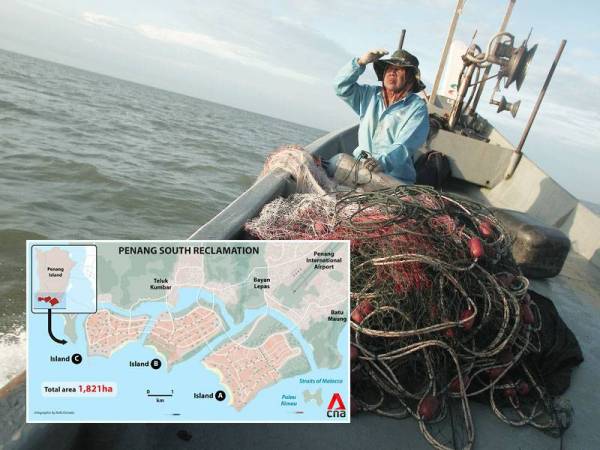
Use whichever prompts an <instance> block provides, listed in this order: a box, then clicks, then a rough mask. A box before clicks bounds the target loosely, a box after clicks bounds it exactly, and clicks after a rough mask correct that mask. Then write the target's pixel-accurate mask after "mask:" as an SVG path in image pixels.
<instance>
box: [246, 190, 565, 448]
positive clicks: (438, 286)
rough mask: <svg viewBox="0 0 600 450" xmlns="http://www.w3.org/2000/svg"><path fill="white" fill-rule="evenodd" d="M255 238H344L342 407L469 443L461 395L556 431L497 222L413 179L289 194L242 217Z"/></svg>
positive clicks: (505, 416) (438, 441)
mask: <svg viewBox="0 0 600 450" xmlns="http://www.w3.org/2000/svg"><path fill="white" fill-rule="evenodd" d="M246 230H247V231H248V232H249V233H250V234H251V235H252V236H254V237H256V238H259V239H348V240H350V242H351V267H352V276H351V306H352V313H351V348H350V352H351V359H352V404H353V408H355V409H359V410H364V411H372V412H375V413H378V414H381V415H385V416H390V417H396V418H403V417H409V416H412V417H413V418H414V419H415V420H417V421H418V424H419V427H420V430H421V432H422V433H423V435H424V436H425V438H426V439H427V441H428V442H429V443H430V444H431V445H432V446H433V447H435V448H438V449H448V448H454V449H458V448H471V447H472V445H473V442H474V427H473V421H472V417H471V409H470V400H471V399H477V400H483V401H486V402H489V405H490V406H491V410H492V411H493V412H494V414H495V415H496V416H497V417H498V418H499V419H500V420H502V421H503V422H506V423H508V424H511V425H516V426H520V425H526V424H529V425H532V426H534V427H536V428H539V429H542V430H545V431H547V432H549V433H551V434H553V435H560V434H561V433H562V431H563V430H564V429H566V427H568V425H569V422H570V410H569V408H568V406H564V405H562V406H561V405H557V404H553V403H552V399H551V397H550V396H549V395H547V392H546V390H545V388H544V386H543V383H542V382H541V381H540V380H539V379H538V377H536V374H535V371H534V369H533V368H532V367H530V366H529V365H528V363H527V358H526V357H527V355H529V354H532V353H535V352H539V347H540V343H539V330H540V315H539V311H538V309H537V307H536V304H535V302H533V301H532V300H531V299H530V297H529V295H528V293H527V288H528V280H527V279H526V278H525V277H523V276H522V274H521V272H520V271H519V269H518V267H517V265H516V264H515V262H514V260H513V258H512V254H511V251H510V249H511V242H510V240H509V238H508V234H507V232H506V231H505V230H504V229H503V227H502V224H501V223H500V222H499V221H498V220H497V219H496V218H495V217H494V215H493V214H492V213H491V212H490V211H489V210H487V209H486V208H485V207H483V206H481V205H479V204H477V203H475V202H472V201H470V200H467V199H464V198H461V197H459V196H455V195H450V194H444V193H440V192H437V191H435V190H433V189H431V188H427V187H421V186H400V187H397V188H390V189H385V190H380V191H374V192H364V193H359V192H350V193H338V194H329V195H322V194H320V193H318V194H315V193H305V194H295V195H292V196H291V197H289V198H287V199H282V198H280V199H277V200H275V201H273V202H271V203H270V204H268V205H266V206H265V207H264V209H263V210H262V212H261V214H260V215H259V216H258V217H257V218H255V219H253V220H251V221H249V222H248V223H247V224H246Z"/></svg>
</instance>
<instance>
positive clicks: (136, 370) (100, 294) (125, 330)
mask: <svg viewBox="0 0 600 450" xmlns="http://www.w3.org/2000/svg"><path fill="white" fill-rule="evenodd" d="M27 249H28V266H27V267H28V269H27V270H28V275H29V277H28V279H29V289H28V291H29V297H30V298H29V303H30V305H31V308H30V312H29V313H28V327H27V331H28V347H29V358H28V370H27V376H28V382H27V394H28V408H27V420H28V422H82V421H90V422H94V421H99V422H101V421H109V422H133V421H144V422H215V421H223V422H246V421H248V422H254V421H256V422H272V421H280V422H349V420H350V414H349V411H346V405H348V406H349V402H350V397H349V367H350V361H349V354H348V353H349V352H348V349H349V323H348V317H349V314H348V309H349V295H350V293H349V288H350V286H349V276H350V273H349V243H348V242H346V241H151V242H145V241H96V242H94V243H93V244H89V243H85V244H82V243H66V244H65V243H57V244H53V243H50V242H48V241H39V242H33V241H28V244H27ZM92 260H93V263H92ZM84 281H85V282H86V283H87V285H89V286H93V288H90V289H91V291H90V290H86V289H84V288H83V285H84V283H83V282H84ZM96 283H97V292H96ZM90 292H92V293H93V296H90ZM90 302H91V303H90ZM327 405H334V406H335V408H334V407H333V406H330V409H328V406H327Z"/></svg>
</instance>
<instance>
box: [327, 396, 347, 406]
mask: <svg viewBox="0 0 600 450" xmlns="http://www.w3.org/2000/svg"><path fill="white" fill-rule="evenodd" d="M336 403H337V404H338V407H337V408H335V409H336V410H342V409H343V410H346V406H345V405H344V402H343V401H342V396H341V395H340V394H338V393H337V392H336V393H335V394H333V395H332V396H331V400H329V406H328V407H327V409H334V408H333V407H334V405H335V404H336Z"/></svg>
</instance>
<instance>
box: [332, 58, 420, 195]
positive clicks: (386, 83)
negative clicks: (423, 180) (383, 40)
mask: <svg viewBox="0 0 600 450" xmlns="http://www.w3.org/2000/svg"><path fill="white" fill-rule="evenodd" d="M387 53H388V52H387V51H386V50H383V49H377V50H371V51H369V52H367V53H365V54H364V55H363V56H361V57H360V58H354V59H353V60H352V61H350V62H349V63H348V64H346V65H345V66H344V67H343V68H342V69H341V70H340V72H339V73H338V74H337V76H336V78H335V91H336V94H337V95H338V96H339V97H341V98H342V100H344V101H345V102H346V103H348V105H350V107H351V108H352V109H353V110H354V112H356V114H358V115H359V117H360V126H359V128H358V147H357V148H356V149H355V150H354V152H353V155H354V157H355V158H356V159H360V158H364V157H365V155H368V157H367V159H366V162H365V166H366V167H367V168H369V169H370V170H371V171H374V172H384V173H386V174H388V175H391V176H393V177H395V178H397V179H399V180H401V181H403V182H405V183H414V182H415V178H416V173H415V168H414V164H413V156H414V154H415V152H416V151H417V150H418V149H419V147H421V145H423V143H424V142H425V140H426V139H427V133H428V132H429V115H428V113H427V106H426V104H425V101H423V99H422V98H421V97H419V96H418V95H417V94H416V93H417V92H420V91H422V90H423V89H425V85H424V84H423V82H422V81H421V73H420V71H419V60H418V59H417V58H416V57H415V56H413V55H411V54H410V53H409V52H407V51H406V50H397V51H395V52H394V54H393V55H392V57H391V58H388V59H381V57H382V56H384V55H386V54H387ZM369 63H373V68H374V69H375V73H376V74H377V79H378V80H379V81H381V82H382V85H381V86H371V85H361V84H358V83H357V80H358V78H359V77H360V76H361V75H362V74H363V72H364V71H365V66H366V65H367V64H369Z"/></svg>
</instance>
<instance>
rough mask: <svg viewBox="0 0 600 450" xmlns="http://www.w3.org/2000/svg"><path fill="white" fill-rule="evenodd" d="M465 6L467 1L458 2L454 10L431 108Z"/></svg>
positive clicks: (430, 98) (436, 77)
mask: <svg viewBox="0 0 600 450" xmlns="http://www.w3.org/2000/svg"><path fill="white" fill-rule="evenodd" d="M464 5H465V0H457V2H456V9H455V10H454V17H453V18H452V22H451V23H450V29H449V30H448V37H447V38H446V45H444V50H443V51H442V57H441V58H440V66H439V67H438V71H437V75H436V76H435V82H434V83H433V88H431V95H430V96H429V106H433V105H434V103H435V97H436V95H437V90H438V87H439V86H440V79H441V78H442V73H444V67H445V66H446V58H448V50H449V49H450V44H451V43H452V39H453V38H454V32H455V31H456V24H457V23H458V18H459V17H460V15H461V14H462V10H463V6H464Z"/></svg>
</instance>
